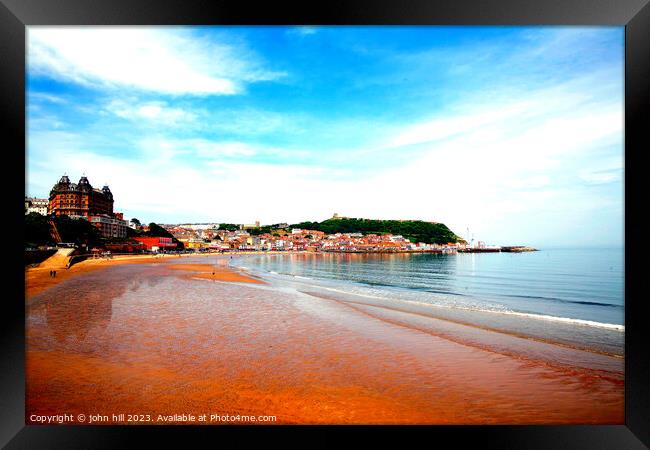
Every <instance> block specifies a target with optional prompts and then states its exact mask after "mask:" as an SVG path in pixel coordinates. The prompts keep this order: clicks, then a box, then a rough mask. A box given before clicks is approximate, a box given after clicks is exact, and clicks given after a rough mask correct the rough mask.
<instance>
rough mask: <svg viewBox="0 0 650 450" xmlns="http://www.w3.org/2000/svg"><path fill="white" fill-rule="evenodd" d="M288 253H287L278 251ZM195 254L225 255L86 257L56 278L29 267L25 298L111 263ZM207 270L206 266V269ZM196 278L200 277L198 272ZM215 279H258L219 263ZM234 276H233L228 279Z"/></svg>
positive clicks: (166, 260) (174, 257) (157, 260)
mask: <svg viewBox="0 0 650 450" xmlns="http://www.w3.org/2000/svg"><path fill="white" fill-rule="evenodd" d="M251 253H252V252H241V254H251ZM279 253H283V254H284V253H287V254H289V253H290V252H279ZM230 254H231V255H235V254H240V253H235V252H233V253H230ZM197 256H213V257H214V256H216V257H222V259H225V258H224V256H225V254H220V253H203V254H201V253H198V254H180V255H169V254H159V255H116V256H113V257H112V258H96V259H94V258H88V259H85V260H83V261H80V262H78V263H75V264H73V265H72V266H70V267H69V268H67V269H65V268H63V269H61V268H59V269H56V277H54V278H53V277H50V276H49V271H50V269H51V268H49V267H29V268H26V269H25V299H26V300H27V299H28V298H30V297H33V296H34V295H37V294H40V293H42V292H43V291H45V290H47V289H49V288H51V287H53V286H56V285H58V284H59V283H61V282H63V281H65V280H68V279H71V278H74V277H76V276H78V275H82V274H85V273H90V272H94V271H96V270H99V269H103V268H106V267H110V266H117V265H125V264H165V265H166V264H167V263H171V262H173V261H178V260H179V259H182V258H186V257H197ZM205 272H207V269H206V270H205ZM198 276H199V278H202V277H203V276H202V275H201V274H200V273H199V274H198ZM219 277H220V278H222V279H219V280H218V281H234V280H233V279H234V278H236V281H240V282H251V281H249V280H254V281H252V282H259V281H258V280H257V279H256V278H254V277H250V276H244V275H241V273H240V271H237V270H235V269H234V268H232V267H229V266H227V265H224V266H219V276H218V277H217V278H210V279H215V280H217V279H218V278H219ZM231 278H233V279H231Z"/></svg>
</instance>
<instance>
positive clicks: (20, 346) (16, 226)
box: [0, 0, 650, 449]
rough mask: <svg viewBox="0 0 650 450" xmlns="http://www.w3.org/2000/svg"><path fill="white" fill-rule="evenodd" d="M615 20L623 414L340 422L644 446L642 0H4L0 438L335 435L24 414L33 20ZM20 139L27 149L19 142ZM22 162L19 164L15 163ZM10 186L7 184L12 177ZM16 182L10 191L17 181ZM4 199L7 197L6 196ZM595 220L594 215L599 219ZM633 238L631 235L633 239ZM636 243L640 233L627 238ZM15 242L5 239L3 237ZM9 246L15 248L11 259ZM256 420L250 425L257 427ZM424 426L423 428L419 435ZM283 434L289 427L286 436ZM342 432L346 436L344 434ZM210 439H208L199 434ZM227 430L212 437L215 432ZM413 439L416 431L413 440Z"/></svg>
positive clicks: (499, 442) (648, 81) (646, 22)
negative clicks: (618, 39)
mask: <svg viewBox="0 0 650 450" xmlns="http://www.w3.org/2000/svg"><path fill="white" fill-rule="evenodd" d="M118 24H119V25H183V24H187V25H203V24H215V25H261V24H266V25H295V24H305V25H312V24H313V25H330V24H332V25H336V24H339V25H352V24H370V25H407V24H410V25H443V24H445V25H618V26H625V39H626V48H625V58H626V72H625V193H626V194H625V236H626V248H628V244H629V245H630V248H634V249H635V251H627V252H626V255H625V295H626V296H625V326H626V333H625V424H624V425H605V426H589V425H584V426H552V425H549V426H452V427H450V426H427V427H420V426H417V427H407V428H404V427H372V429H371V430H368V428H369V427H363V426H362V427H336V431H339V432H343V433H345V434H347V435H351V434H356V433H357V432H358V431H370V433H364V434H366V435H368V436H371V437H372V438H373V439H376V440H383V439H384V438H385V437H386V435H387V433H395V432H396V431H397V432H398V433H404V434H408V436H409V438H410V439H413V440H415V439H417V438H423V439H425V442H432V441H431V439H436V442H439V441H438V440H439V439H446V440H450V441H452V442H456V443H459V442H460V443H466V442H467V441H468V440H471V441H472V442H474V443H476V444H479V445H485V446H489V447H494V448H518V449H521V448H539V449H542V448H543V449H548V448H584V449H596V448H617V449H622V448H644V447H647V446H650V425H649V424H650V409H649V404H650V402H649V401H648V399H649V397H650V396H649V393H650V389H649V387H648V381H649V380H650V364H649V363H648V359H649V353H648V351H647V347H646V345H644V344H646V343H647V342H650V337H649V331H648V330H649V329H650V327H648V326H646V325H645V324H644V322H645V321H646V317H645V315H644V314H643V313H644V308H643V302H644V301H646V298H645V297H644V296H643V295H642V293H643V291H642V287H643V286H642V283H643V279H644V277H643V272H642V271H643V270H644V268H643V265H642V262H641V261H640V255H639V253H640V252H639V250H641V249H642V247H641V245H642V244H638V242H642V240H644V239H645V234H646V233H645V232H646V231H647V230H646V228H647V227H646V228H644V227H643V221H642V220H641V214H643V208H642V207H639V205H644V204H647V200H646V199H645V198H644V192H647V189H644V186H643V184H642V183H643V177H642V174H641V171H642V170H643V168H644V166H643V165H642V163H641V158H642V156H643V153H644V151H647V149H650V145H649V143H648V133H647V131H646V129H647V125H646V123H648V119H647V117H650V115H649V114H648V90H649V88H648V86H649V85H650V63H649V59H650V58H649V55H650V45H649V38H650V5H649V4H648V0H564V1H560V0H554V1H547V2H540V1H539V0H462V1H461V0H457V1H447V2H441V1H431V0H409V1H402V2H397V1H386V0H382V1H377V0H374V1H371V0H356V1H341V0H329V1H326V2H323V1H321V2H315V3H311V2H310V3H308V2H303V3H301V4H298V5H293V4H289V3H286V4H284V5H283V4H281V3H276V2H265V3H262V2H260V4H254V5H251V4H249V3H246V2H243V1H239V2H238V1H234V0H225V1H213V2H206V1H201V0H185V1H170V0H166V1H162V0H158V1H154V0H111V1H101V0H58V1H54V0H0V61H2V63H1V64H0V67H1V68H2V69H1V72H0V73H1V82H0V98H1V99H2V100H1V105H2V108H0V114H2V121H1V123H2V127H3V131H4V133H3V135H2V136H3V140H4V141H5V145H4V146H3V147H4V152H3V153H4V155H5V160H6V159H8V158H10V159H11V163H10V165H9V167H5V168H4V170H3V172H4V174H3V177H4V180H3V182H4V185H5V189H6V190H7V191H10V192H11V195H8V194H7V195H5V205H7V207H6V208H5V217H4V220H3V222H4V223H3V228H4V233H3V237H4V239H3V241H4V243H5V247H6V250H7V251H9V250H10V252H11V253H10V255H11V256H10V259H9V258H8V260H11V261H16V262H15V263H14V264H9V266H8V267H7V268H6V272H5V273H6V275H7V281H6V284H5V286H6V287H9V288H10V289H8V290H6V291H5V292H7V294H6V295H4V296H3V297H4V299H3V300H4V301H3V305H2V306H3V310H4V311H3V319H4V326H3V327H2V329H1V330H2V331H1V336H2V341H1V342H2V356H1V357H0V359H1V365H0V377H1V379H2V383H1V384H2V388H1V389H2V392H1V393H0V399H2V400H1V402H2V404H3V407H2V410H1V411H0V414H1V415H0V444H2V445H3V447H5V446H6V448H69V447H73V448H104V447H106V448H109V447H110V448H115V447H122V446H131V445H132V444H131V443H132V439H133V438H135V437H138V438H145V439H160V440H164V441H167V442H170V441H169V439H170V438H171V437H172V435H173V436H174V437H177V436H180V437H181V438H182V439H187V438H189V437H193V438H196V437H197V436H198V437H199V438H201V437H202V435H204V434H206V433H209V434H211V435H212V438H214V434H215V433H216V434H217V435H218V436H217V437H216V439H223V438H229V439H233V438H235V439H237V441H238V442H240V443H244V442H246V441H247V440H248V439H250V438H251V437H256V438H259V437H262V439H267V438H274V437H279V434H278V432H279V431H281V432H283V434H284V433H285V432H286V431H289V432H290V433H291V432H292V431H293V430H295V429H296V428H298V429H299V431H300V432H301V434H303V433H304V432H305V431H307V432H308V433H310V434H313V435H314V436H310V437H309V439H310V440H313V442H318V443H319V444H321V445H322V444H331V445H337V444H338V442H339V438H338V437H337V433H334V434H332V433H331V431H332V427H327V426H325V427H289V430H287V427H278V426H270V427H253V429H251V427H247V426H231V427H194V426H185V427H169V426H156V427H144V426H142V427H117V426H103V427H95V426H25V401H24V400H25V386H24V380H25V376H24V375H25V374H24V362H25V355H24V349H25V327H24V325H25V323H24V319H25V315H24V314H25V307H24V303H22V302H23V301H24V270H23V268H22V267H21V265H20V264H19V263H18V260H19V259H22V254H23V248H22V245H23V244H22V243H23V239H22V234H21V231H20V230H22V228H23V208H24V204H23V196H24V190H23V192H18V191H20V190H21V188H20V187H21V186H24V185H25V179H24V170H23V169H24V166H25V146H26V139H25V30H26V27H27V26H30V25H118ZM21 150H22V152H21ZM21 167H22V169H21ZM10 188H11V189H10ZM14 191H16V192H15V193H14ZM9 205H10V206H9ZM595 226H597V224H595ZM628 241H629V242H628ZM634 244H637V245H634ZM8 247H10V249H9V248H8ZM14 258H15V259H14ZM253 431H254V433H253ZM424 434H426V436H423V435H424ZM282 437H283V439H286V436H282ZM346 439H347V437H346ZM209 442H215V441H212V440H211V441H206V443H209ZM221 442H222V441H216V443H221ZM413 442H415V441H413Z"/></svg>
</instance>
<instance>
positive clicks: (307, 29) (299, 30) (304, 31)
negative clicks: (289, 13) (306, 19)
mask: <svg viewBox="0 0 650 450" xmlns="http://www.w3.org/2000/svg"><path fill="white" fill-rule="evenodd" d="M287 33H288V34H297V35H299V36H309V35H312V34H316V33H318V28H316V27H312V26H301V27H293V28H290V29H289V30H288V31H287Z"/></svg>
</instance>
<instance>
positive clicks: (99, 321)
mask: <svg viewBox="0 0 650 450" xmlns="http://www.w3.org/2000/svg"><path fill="white" fill-rule="evenodd" d="M380 319H381V318H377V317H372V316H370V315H368V314H365V313H364V312H360V311H356V310H355V309H353V308H350V307H349V306H348V305H345V304H343V303H341V302H337V301H332V300H328V299H323V298H318V297H314V296H310V295H307V294H304V293H300V292H297V291H295V290H294V291H292V290H285V289H282V288H278V287H275V286H270V285H265V284H245V283H211V282H198V281H193V280H188V279H186V278H185V277H183V276H179V271H177V270H171V269H168V268H166V267H165V266H160V265H158V266H156V267H152V266H149V265H146V266H145V265H143V266H135V265H134V266H128V267H127V266H123V267H111V268H108V269H106V270H102V271H97V272H93V273H89V274H86V275H84V276H80V277H78V278H74V279H70V280H67V281H66V282H64V283H61V284H60V285H58V286H55V287H53V288H50V289H48V290H46V291H44V292H42V293H41V294H40V295H37V296H34V297H33V298H30V299H28V302H27V346H28V351H27V370H26V378H27V386H26V387H27V399H26V403H27V405H26V413H27V417H29V415H30V414H33V413H36V414H56V413H62V412H67V413H72V414H79V413H84V414H88V413H96V414H106V415H109V416H111V415H112V414H119V413H123V412H130V413H136V414H151V415H154V417H156V416H157V415H158V414H182V413H192V414H202V413H208V414H209V413H218V414H246V415H276V416H277V419H278V423H622V421H623V386H622V383H620V382H617V381H616V380H609V379H603V378H599V377H597V376H591V375H590V373H589V372H588V371H583V372H581V375H580V376H576V375H575V374H571V373H567V372H566V371H561V370H557V369H556V368H553V367H549V366H546V365H543V364H537V363H536V362H535V361H534V360H520V359H517V358H513V357H511V356H508V355H504V354H499V353H495V352H489V351H485V350H482V349H480V348H477V347H472V346H467V345H463V344H460V343H457V342H453V341H451V340H448V339H445V338H444V337H443V336H437V335H434V334H432V333H425V332H422V331H420V330H417V329H416V328H414V327H411V326H409V323H407V322H404V323H400V324H391V323H389V322H388V321H386V320H380Z"/></svg>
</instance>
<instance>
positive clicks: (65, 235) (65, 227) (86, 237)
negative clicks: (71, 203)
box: [54, 215, 102, 246]
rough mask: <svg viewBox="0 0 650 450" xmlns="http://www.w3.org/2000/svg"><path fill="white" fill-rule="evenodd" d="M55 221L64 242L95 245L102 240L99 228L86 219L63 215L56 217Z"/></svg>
mask: <svg viewBox="0 0 650 450" xmlns="http://www.w3.org/2000/svg"><path fill="white" fill-rule="evenodd" d="M54 223H55V224H56V228H57V230H58V231H59V235H60V236H61V240H62V241H63V242H74V243H75V244H78V245H81V244H85V245H88V246H93V245H98V244H100V243H101V241H102V238H101V235H100V233H99V230H98V229H97V228H96V227H95V226H94V225H93V224H91V223H90V222H88V221H87V220H85V219H71V218H70V217H68V216H66V215H61V216H56V217H55V218H54Z"/></svg>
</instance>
